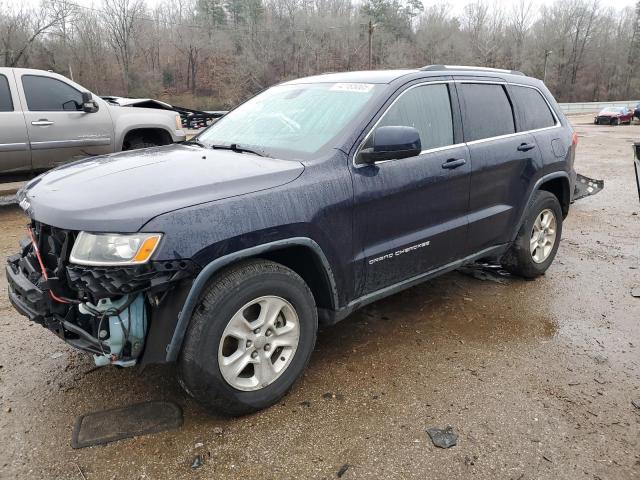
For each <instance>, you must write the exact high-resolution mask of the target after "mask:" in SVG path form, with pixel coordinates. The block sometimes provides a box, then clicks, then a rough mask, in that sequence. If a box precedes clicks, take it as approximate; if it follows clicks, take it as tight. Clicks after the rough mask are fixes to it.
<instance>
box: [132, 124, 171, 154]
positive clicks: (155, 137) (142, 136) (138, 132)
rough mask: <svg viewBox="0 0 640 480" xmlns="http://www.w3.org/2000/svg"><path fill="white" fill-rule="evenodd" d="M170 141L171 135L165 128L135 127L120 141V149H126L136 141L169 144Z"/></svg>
mask: <svg viewBox="0 0 640 480" xmlns="http://www.w3.org/2000/svg"><path fill="white" fill-rule="evenodd" d="M171 142H172V138H171V135H170V134H169V132H167V131H166V130H163V129H161V128H136V129H135V130H131V131H130V132H127V134H126V135H125V137H124V140H123V142H122V150H127V149H129V148H131V146H132V145H134V144H136V143H153V144H154V145H169V144H170V143H171Z"/></svg>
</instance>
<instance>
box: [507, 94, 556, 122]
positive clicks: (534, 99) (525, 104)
mask: <svg viewBox="0 0 640 480" xmlns="http://www.w3.org/2000/svg"><path fill="white" fill-rule="evenodd" d="M511 97H512V99H513V101H514V103H515V104H516V105H517V106H518V111H519V112H520V119H521V122H522V125H521V128H520V130H522V131H524V130H536V129H538V128H546V127H553V126H554V125H555V124H556V119H555V118H554V117H553V114H552V113H551V110H550V109H549V105H547V102H546V101H545V100H544V98H542V95H541V94H540V92H539V91H538V90H536V89H535V88H528V87H516V86H512V87H511Z"/></svg>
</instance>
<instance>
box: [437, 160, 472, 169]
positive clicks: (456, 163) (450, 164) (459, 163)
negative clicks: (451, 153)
mask: <svg viewBox="0 0 640 480" xmlns="http://www.w3.org/2000/svg"><path fill="white" fill-rule="evenodd" d="M465 163H467V161H466V160H465V159H464V158H450V159H449V160H447V161H446V162H444V163H443V164H442V168H448V169H452V168H458V167H461V166H462V165H464V164H465Z"/></svg>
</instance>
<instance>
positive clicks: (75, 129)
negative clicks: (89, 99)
mask: <svg viewBox="0 0 640 480" xmlns="http://www.w3.org/2000/svg"><path fill="white" fill-rule="evenodd" d="M16 77H19V78H16V82H17V83H18V85H19V88H20V90H21V95H22V99H23V104H24V106H25V109H24V110H25V120H26V123H27V129H28V132H29V140H30V144H31V159H32V164H33V168H34V170H42V169H46V168H52V167H55V166H56V165H59V164H62V163H65V162H68V161H71V160H76V159H79V158H83V157H86V156H91V155H100V154H103V153H110V152H112V151H113V144H114V138H113V125H112V122H111V116H110V115H109V112H108V111H107V108H106V107H105V106H104V103H103V102H102V101H101V100H100V99H95V98H94V100H96V101H97V103H98V104H99V105H100V107H101V108H100V109H99V110H98V111H97V112H94V113H85V112H83V111H82V92H81V91H80V89H79V88H76V86H74V85H71V84H70V83H67V82H66V81H63V80H62V79H59V78H54V77H49V76H46V75H38V74H37V73H31V72H21V73H19V74H18V73H16Z"/></svg>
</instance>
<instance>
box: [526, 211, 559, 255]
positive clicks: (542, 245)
mask: <svg viewBox="0 0 640 480" xmlns="http://www.w3.org/2000/svg"><path fill="white" fill-rule="evenodd" d="M556 227H557V221H556V216H555V214H554V213H553V211H552V210H550V209H548V208H546V209H544V210H542V211H541V212H540V213H539V214H538V216H537V217H536V221H535V222H534V223H533V228H532V229H531V240H530V243H529V245H530V250H531V258H533V261H534V262H536V263H543V262H544V261H545V260H546V259H547V258H549V255H550V254H551V251H552V250H553V246H554V245H555V243H556V234H557V233H556V232H557V230H556Z"/></svg>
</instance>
